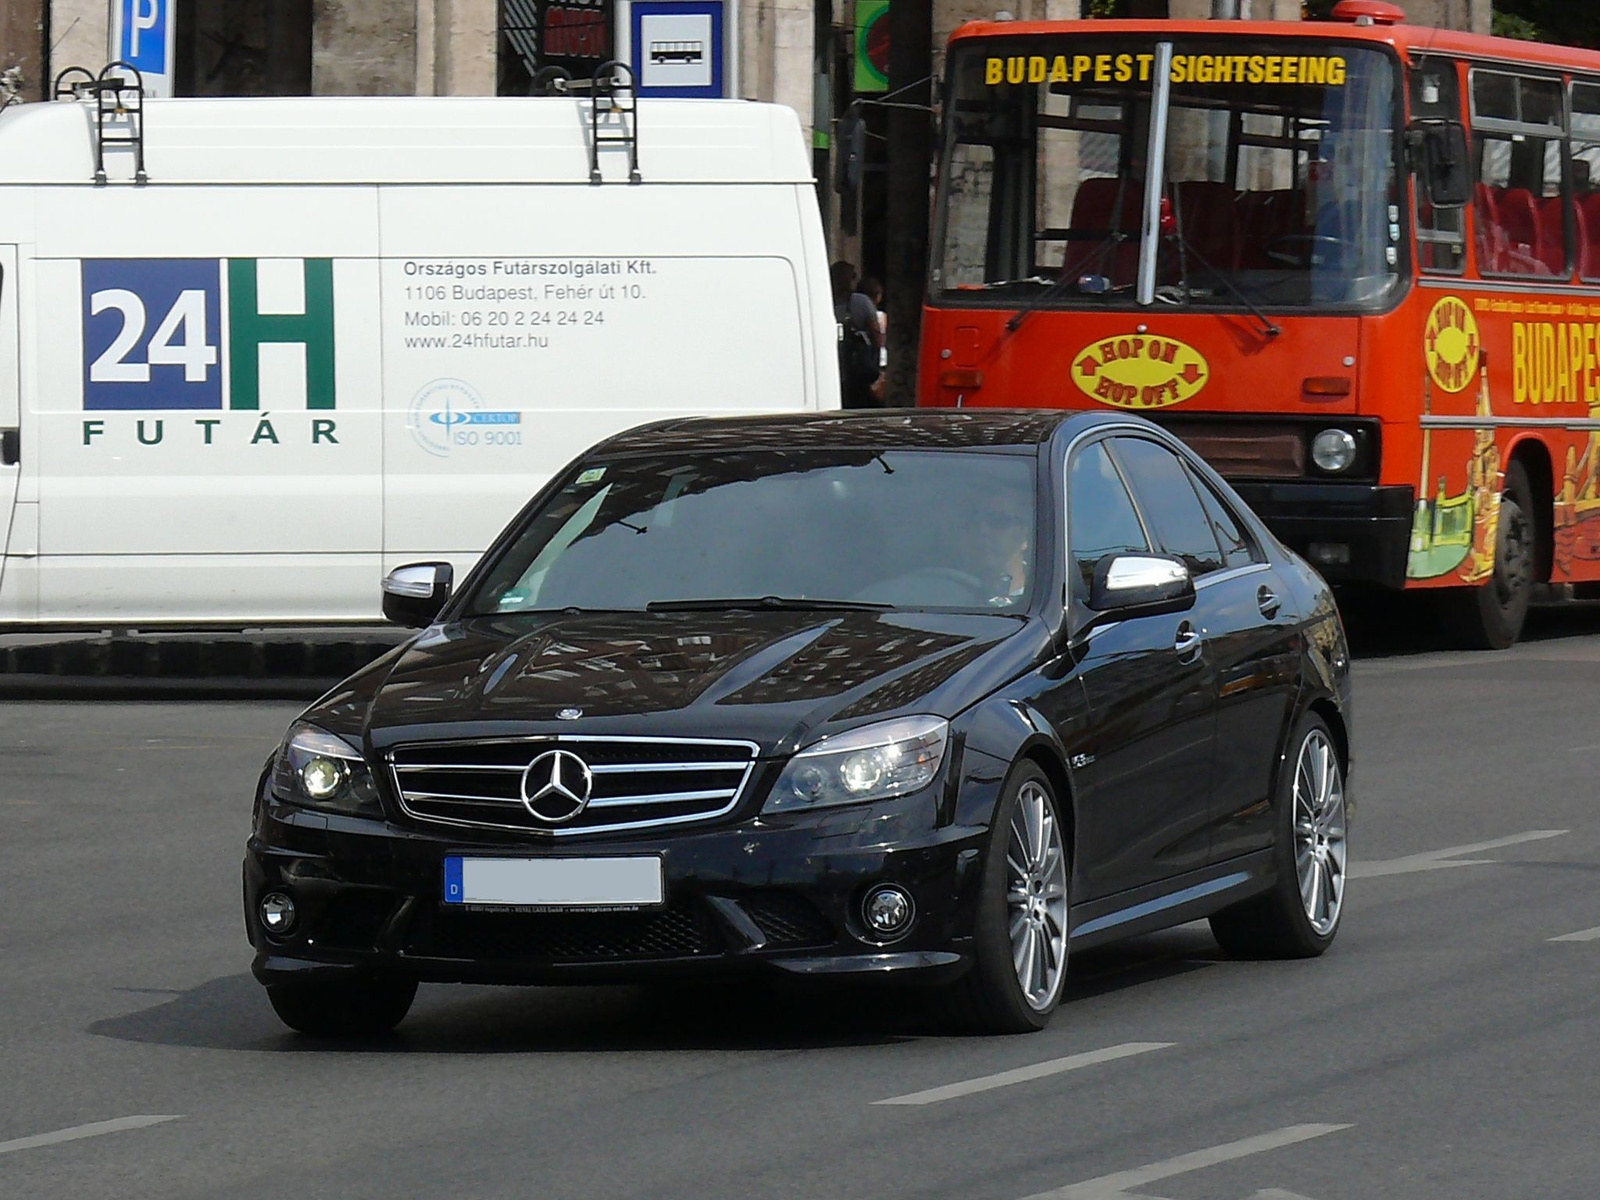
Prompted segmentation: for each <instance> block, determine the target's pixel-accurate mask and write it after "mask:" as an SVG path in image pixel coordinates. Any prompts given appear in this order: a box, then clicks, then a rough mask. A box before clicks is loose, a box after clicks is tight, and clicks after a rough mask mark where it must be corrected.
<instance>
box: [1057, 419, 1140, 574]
mask: <svg viewBox="0 0 1600 1200" xmlns="http://www.w3.org/2000/svg"><path fill="white" fill-rule="evenodd" d="M1149 549H1150V539H1149V538H1148V537H1146V536H1145V531H1144V526H1143V525H1141V524H1140V522H1139V513H1138V510H1137V509H1135V508H1134V506H1133V500H1132V499H1131V498H1130V497H1129V496H1128V486H1127V484H1125V483H1124V482H1123V481H1122V474H1121V472H1119V471H1118V470H1117V468H1116V464H1115V463H1113V462H1112V461H1111V456H1110V455H1109V454H1107V453H1106V447H1105V443H1104V442H1092V443H1090V444H1089V445H1087V446H1085V447H1084V448H1083V449H1081V450H1079V451H1078V452H1077V454H1076V455H1074V456H1073V459H1072V466H1071V467H1070V468H1069V469H1068V483H1067V551H1068V553H1070V554H1071V555H1072V561H1073V563H1074V564H1075V565H1076V566H1077V568H1078V579H1079V581H1080V583H1081V585H1082V588H1083V591H1082V593H1081V594H1082V595H1088V588H1089V581H1090V580H1091V579H1092V578H1093V577H1094V568H1095V564H1096V563H1098V562H1099V561H1100V560H1101V559H1102V558H1104V557H1105V556H1106V555H1107V554H1117V553H1121V552H1124V551H1131V552H1137V551H1140V550H1145V551H1148V550H1149Z"/></svg>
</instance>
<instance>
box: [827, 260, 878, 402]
mask: <svg viewBox="0 0 1600 1200" xmlns="http://www.w3.org/2000/svg"><path fill="white" fill-rule="evenodd" d="M830 275H831V279H832V283H833V314H834V317H835V318H836V319H837V320H838V322H839V393H840V394H839V399H840V403H841V404H842V405H843V406H844V407H845V408H872V407H875V404H874V400H873V387H874V385H876V384H877V382H878V378H879V376H880V375H881V374H882V373H883V371H882V365H881V361H880V360H881V357H882V351H883V327H882V326H881V325H880V324H879V322H878V309H877V306H876V305H875V304H873V302H872V299H871V297H869V296H867V295H866V294H865V293H863V292H862V291H861V290H860V287H859V285H858V283H857V275H856V269H855V267H854V266H853V265H852V264H850V263H848V262H845V261H843V260H842V259H841V260H840V261H839V262H836V263H834V264H833V267H832V269H831V271H830Z"/></svg>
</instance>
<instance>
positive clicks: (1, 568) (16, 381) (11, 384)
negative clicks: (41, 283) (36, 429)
mask: <svg viewBox="0 0 1600 1200" xmlns="http://www.w3.org/2000/svg"><path fill="white" fill-rule="evenodd" d="M19 284H20V279H19V276H18V272H17V247H16V246H0V620H4V619H5V617H6V615H7V609H8V607H9V605H8V604H7V602H6V599H5V597H6V595H7V592H6V568H7V565H8V561H9V558H10V555H9V547H10V545H11V524H12V516H13V512H14V510H15V507H16V502H17V490H18V483H19V482H20V481H21V479H22V457H21V455H22V405H21V402H20V395H21V388H22V378H21V368H20V364H19V362H18V359H17V340H18V325H17V313H18V309H17V296H18V293H19Z"/></svg>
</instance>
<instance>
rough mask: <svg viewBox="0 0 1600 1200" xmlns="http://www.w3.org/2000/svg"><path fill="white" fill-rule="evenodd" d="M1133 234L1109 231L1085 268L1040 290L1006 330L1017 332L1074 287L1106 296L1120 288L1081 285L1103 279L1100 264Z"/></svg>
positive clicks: (1014, 316)
mask: <svg viewBox="0 0 1600 1200" xmlns="http://www.w3.org/2000/svg"><path fill="white" fill-rule="evenodd" d="M1131 236H1133V235H1131V234H1127V233H1122V232H1121V231H1120V230H1113V231H1112V232H1111V233H1108V234H1107V235H1106V239H1105V245H1104V246H1102V247H1100V249H1099V250H1098V251H1096V252H1095V256H1094V258H1093V260H1092V261H1090V262H1088V263H1085V264H1084V269H1083V270H1080V271H1076V272H1074V273H1073V274H1072V275H1063V276H1061V277H1060V278H1059V279H1057V280H1056V281H1055V282H1054V283H1052V284H1051V285H1050V286H1049V287H1048V288H1046V289H1045V290H1044V291H1042V292H1040V293H1039V294H1038V295H1037V296H1035V297H1034V298H1033V299H1032V300H1030V301H1028V303H1026V304H1024V305H1022V306H1021V307H1020V308H1018V309H1017V311H1016V312H1014V313H1012V314H1011V318H1010V319H1009V320H1008V321H1007V322H1006V332H1007V333H1015V332H1016V331H1017V330H1019V329H1021V328H1022V323H1023V322H1024V321H1026V320H1027V319H1028V318H1029V317H1030V316H1032V315H1033V314H1034V313H1036V312H1038V311H1039V310H1040V309H1041V308H1043V307H1044V306H1045V305H1046V304H1049V303H1050V302H1051V301H1052V300H1054V299H1056V298H1057V297H1058V296H1064V295H1066V294H1067V292H1068V291H1069V290H1070V289H1072V288H1078V290H1079V293H1080V294H1081V295H1085V296H1104V295H1106V294H1107V293H1108V292H1112V291H1116V290H1118V289H1115V288H1112V287H1109V286H1100V287H1095V288H1086V287H1082V286H1081V285H1082V283H1083V281H1084V280H1086V279H1097V280H1102V281H1103V280H1104V279H1105V277H1104V276H1103V275H1100V274H1099V273H1098V268H1099V266H1100V264H1101V263H1103V262H1104V261H1105V260H1106V258H1107V257H1108V256H1109V255H1110V253H1111V251H1112V250H1114V249H1116V247H1117V246H1119V245H1121V244H1122V243H1123V242H1125V241H1127V240H1128V239H1129V238H1130V237H1131Z"/></svg>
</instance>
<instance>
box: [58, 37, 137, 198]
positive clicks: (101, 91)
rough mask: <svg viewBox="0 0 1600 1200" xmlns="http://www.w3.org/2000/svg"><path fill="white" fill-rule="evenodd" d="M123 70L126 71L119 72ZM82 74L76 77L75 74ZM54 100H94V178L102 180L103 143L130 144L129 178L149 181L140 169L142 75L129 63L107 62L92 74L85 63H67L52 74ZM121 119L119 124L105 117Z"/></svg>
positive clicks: (104, 173)
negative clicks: (54, 75)
mask: <svg viewBox="0 0 1600 1200" xmlns="http://www.w3.org/2000/svg"><path fill="white" fill-rule="evenodd" d="M123 72H126V73H127V74H123ZM80 75H81V76H82V77H83V78H82V79H79V78H78V76H80ZM54 93H55V99H57V100H63V99H66V100H83V99H86V98H90V97H92V98H93V99H94V101H95V123H94V181H95V183H96V184H97V185H101V184H104V183H106V147H107V146H132V147H133V181H134V183H149V182H150V176H149V175H147V174H146V173H145V169H144V76H143V75H141V74H140V73H139V68H138V67H136V66H134V65H133V64H132V63H125V62H113V63H107V64H106V65H105V67H103V68H102V69H101V71H100V74H98V75H96V74H94V73H93V72H92V71H90V70H89V68H88V67H68V68H66V70H64V71H62V72H61V74H59V75H57V76H56V83H55V88H54ZM108 119H110V120H112V121H119V120H120V121H125V122H126V124H125V126H123V127H120V128H119V126H118V125H116V124H113V125H112V126H111V128H110V129H109V130H108V129H107V128H106V123H107V120H108Z"/></svg>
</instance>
